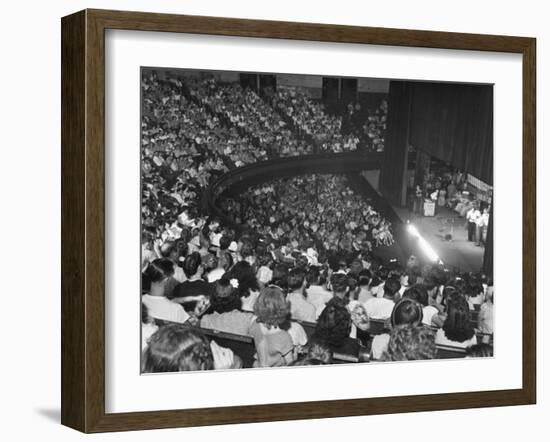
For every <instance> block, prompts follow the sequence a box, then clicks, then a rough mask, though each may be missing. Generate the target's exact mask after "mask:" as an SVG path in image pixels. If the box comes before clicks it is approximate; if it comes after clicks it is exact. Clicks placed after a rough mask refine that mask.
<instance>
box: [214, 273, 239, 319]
mask: <svg viewBox="0 0 550 442" xmlns="http://www.w3.org/2000/svg"><path fill="white" fill-rule="evenodd" d="M215 285H216V290H215V291H214V296H213V297H212V299H211V306H210V309H209V311H208V313H212V312H217V313H226V312H232V311H233V310H240V309H241V304H242V302H241V297H240V296H239V294H238V292H237V290H235V289H234V288H233V286H232V285H231V282H230V279H229V278H228V277H227V274H225V275H223V276H222V277H221V278H220V279H218V280H217V281H216V283H215Z"/></svg>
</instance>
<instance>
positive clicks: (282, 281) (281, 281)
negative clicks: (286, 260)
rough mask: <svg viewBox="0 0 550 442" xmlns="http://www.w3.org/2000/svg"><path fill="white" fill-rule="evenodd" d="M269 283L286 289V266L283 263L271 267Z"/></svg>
mask: <svg viewBox="0 0 550 442" xmlns="http://www.w3.org/2000/svg"><path fill="white" fill-rule="evenodd" d="M271 284H273V285H277V286H279V287H281V288H282V289H283V290H287V289H288V267H287V266H286V265H285V264H277V265H275V267H274V268H273V275H272V277H271Z"/></svg>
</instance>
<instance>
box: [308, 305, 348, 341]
mask: <svg viewBox="0 0 550 442" xmlns="http://www.w3.org/2000/svg"><path fill="white" fill-rule="evenodd" d="M350 332H351V315H350V313H349V311H348V309H347V307H346V304H345V302H344V301H343V300H341V299H339V298H332V299H331V300H330V301H329V302H327V304H326V306H325V308H324V309H323V311H322V312H321V315H320V316H319V319H317V326H316V327H315V331H314V333H313V337H314V338H315V339H319V340H321V341H324V342H326V343H327V344H328V345H329V346H330V347H332V348H334V347H339V346H341V345H342V344H343V343H344V341H345V340H346V338H347V337H349V334H350Z"/></svg>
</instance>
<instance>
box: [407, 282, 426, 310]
mask: <svg viewBox="0 0 550 442" xmlns="http://www.w3.org/2000/svg"><path fill="white" fill-rule="evenodd" d="M403 298H409V299H414V300H415V301H417V302H418V303H420V305H422V307H426V306H427V305H428V303H429V297H428V291H427V290H426V288H425V287H424V286H423V285H421V284H417V285H414V286H412V287H410V288H408V289H407V290H405V293H403Z"/></svg>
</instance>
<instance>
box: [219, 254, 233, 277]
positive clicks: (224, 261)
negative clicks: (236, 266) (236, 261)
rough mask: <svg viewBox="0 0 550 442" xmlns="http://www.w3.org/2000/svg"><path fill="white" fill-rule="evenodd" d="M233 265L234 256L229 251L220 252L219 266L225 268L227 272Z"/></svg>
mask: <svg viewBox="0 0 550 442" xmlns="http://www.w3.org/2000/svg"><path fill="white" fill-rule="evenodd" d="M232 266H233V257H232V256H231V254H230V253H228V252H222V253H220V256H219V258H218V268H220V269H223V270H225V271H226V272H227V271H228V270H229V269H230V268H231V267H232Z"/></svg>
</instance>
